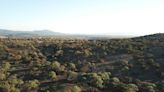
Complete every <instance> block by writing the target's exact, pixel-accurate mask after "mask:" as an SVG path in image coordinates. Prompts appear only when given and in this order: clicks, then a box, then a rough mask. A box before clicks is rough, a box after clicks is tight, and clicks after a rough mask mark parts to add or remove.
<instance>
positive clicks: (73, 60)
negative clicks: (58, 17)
mask: <svg viewBox="0 0 164 92" xmlns="http://www.w3.org/2000/svg"><path fill="white" fill-rule="evenodd" d="M159 35H160V36H159ZM161 35H163V34H155V35H151V36H144V37H138V38H131V39H130V38H129V39H91V40H87V39H85V40H84V39H62V38H60V39H57V38H24V39H22V38H3V39H0V92H164V38H162V37H164V35H163V36H161Z"/></svg>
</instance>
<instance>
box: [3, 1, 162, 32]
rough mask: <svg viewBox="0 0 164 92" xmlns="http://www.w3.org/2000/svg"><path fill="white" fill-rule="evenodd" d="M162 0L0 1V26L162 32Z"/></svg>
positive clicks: (64, 29)
mask: <svg viewBox="0 0 164 92" xmlns="http://www.w3.org/2000/svg"><path fill="white" fill-rule="evenodd" d="M163 16H164V0H0V29H11V30H22V31H24V30H25V31H28V30H29V31H32V30H42V29H48V30H52V31H56V32H62V33H73V34H117V35H120V34H121V35H145V34H152V33H159V32H161V33H162V32H163V33H164V26H163V25H164V17H163Z"/></svg>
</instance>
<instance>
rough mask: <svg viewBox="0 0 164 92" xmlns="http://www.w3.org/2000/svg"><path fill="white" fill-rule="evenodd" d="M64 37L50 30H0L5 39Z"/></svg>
mask: <svg viewBox="0 0 164 92" xmlns="http://www.w3.org/2000/svg"><path fill="white" fill-rule="evenodd" d="M54 35H64V34H62V33H58V32H53V31H49V30H37V31H12V30H5V29H0V36H3V37H4V36H5V37H39V36H54Z"/></svg>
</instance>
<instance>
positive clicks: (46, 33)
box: [0, 29, 164, 39]
mask: <svg viewBox="0 0 164 92" xmlns="http://www.w3.org/2000/svg"><path fill="white" fill-rule="evenodd" d="M6 37H14V38H15V37H16V38H31V37H60V38H78V39H111V38H132V37H134V36H126V35H79V34H64V33H59V32H53V31H50V30H36V31H13V30H6V29H0V38H6ZM136 38H146V39H161V38H162V39H164V33H158V34H152V35H148V36H141V37H136Z"/></svg>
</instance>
